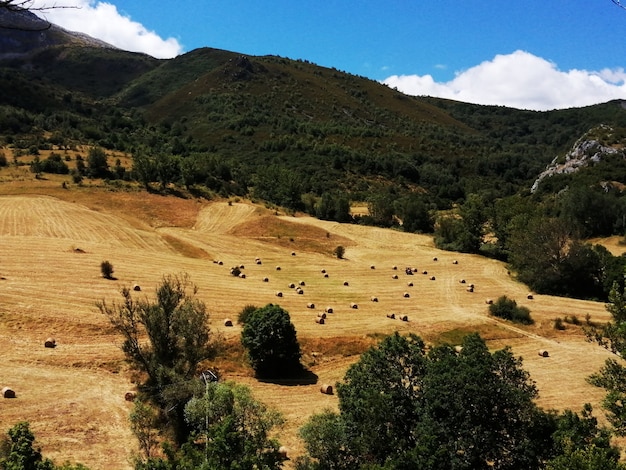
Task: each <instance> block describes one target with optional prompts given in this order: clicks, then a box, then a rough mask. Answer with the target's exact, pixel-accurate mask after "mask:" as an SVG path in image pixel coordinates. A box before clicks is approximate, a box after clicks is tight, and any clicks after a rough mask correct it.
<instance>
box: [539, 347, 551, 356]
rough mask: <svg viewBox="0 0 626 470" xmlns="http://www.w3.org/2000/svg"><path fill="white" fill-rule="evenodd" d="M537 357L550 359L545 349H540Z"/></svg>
mask: <svg viewBox="0 0 626 470" xmlns="http://www.w3.org/2000/svg"><path fill="white" fill-rule="evenodd" d="M539 355H540V356H541V357H550V354H549V353H548V351H547V350H545V349H540V350H539Z"/></svg>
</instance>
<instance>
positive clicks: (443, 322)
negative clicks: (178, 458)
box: [0, 169, 608, 469]
mask: <svg viewBox="0 0 626 470" xmlns="http://www.w3.org/2000/svg"><path fill="white" fill-rule="evenodd" d="M9 171H11V170H9V169H7V170H2V172H3V175H4V176H6V174H5V172H9ZM27 177H28V175H23V178H24V179H22V180H20V179H19V178H13V179H11V178H7V181H5V183H3V186H2V196H0V277H2V278H3V279H2V280H0V287H1V291H2V303H1V305H0V340H1V341H2V343H3V361H2V362H1V363H0V377H1V379H0V387H1V386H5V385H6V386H10V387H12V388H13V389H14V390H15V391H16V393H17V398H16V399H14V400H5V401H2V402H1V403H0V423H2V425H3V428H5V429H6V428H8V427H10V426H11V425H12V424H14V423H15V422H17V421H19V420H28V421H30V423H31V425H32V428H33V430H34V432H35V434H36V436H37V440H38V443H39V445H41V447H42V450H43V452H44V454H45V455H47V456H50V457H51V458H53V459H55V460H56V461H57V462H62V461H64V460H66V459H71V460H74V461H79V462H83V463H85V464H86V465H88V466H90V467H91V468H94V469H105V468H106V469H109V468H116V469H124V468H131V464H130V462H129V457H130V455H131V453H132V452H133V450H134V448H135V446H134V445H133V442H134V440H133V437H132V435H131V433H130V430H129V427H128V413H129V411H130V407H131V405H130V404H129V403H128V402H126V401H125V400H124V393H125V392H126V391H127V390H129V389H132V383H131V374H130V372H129V371H128V370H127V369H126V367H125V363H124V361H123V356H122V353H121V351H120V349H119V345H120V339H119V337H118V336H116V335H115V334H114V332H113V331H112V329H111V328H110V327H109V325H108V324H107V322H106V320H105V318H103V317H102V315H101V314H100V313H99V312H98V310H97V308H96V307H95V302H96V301H98V300H101V299H106V300H107V301H117V300H119V299H120V298H121V297H120V294H119V290H120V288H121V287H122V286H131V285H132V284H133V283H138V284H139V285H141V287H142V291H141V292H137V293H134V295H138V296H142V297H143V296H148V297H152V296H153V293H154V289H155V287H156V286H157V285H158V284H159V282H160V280H161V278H162V276H163V275H166V274H176V273H181V272H186V273H188V274H189V275H190V277H191V279H192V281H193V282H194V283H195V284H197V286H198V287H199V292H198V297H199V298H200V299H201V300H203V301H204V302H205V303H206V304H207V307H208V310H209V312H210V314H211V327H212V329H213V331H214V332H215V333H218V334H220V335H221V336H222V337H223V338H224V344H225V351H226V352H227V356H225V357H223V358H221V359H220V360H219V361H218V363H217V365H218V367H219V368H220V370H221V372H222V374H223V375H224V377H225V378H226V379H232V380H236V381H239V382H241V383H245V384H248V385H250V386H251V387H252V389H253V390H254V393H255V395H256V397H257V398H259V399H261V400H262V401H264V402H265V403H267V404H268V405H271V406H275V407H276V408H277V409H279V410H280V411H282V412H283V413H284V415H285V417H286V420H287V422H286V424H285V426H284V428H283V429H282V430H281V431H280V439H281V441H282V443H283V444H285V445H286V446H287V447H288V448H289V449H290V455H292V456H293V455H297V454H298V453H299V452H302V450H303V447H302V443H301V442H300V441H299V439H298V438H297V430H298V428H299V427H300V426H301V425H302V424H303V423H304V422H305V421H306V420H307V419H308V417H309V416H310V415H311V414H312V413H315V412H319V411H321V410H322V409H324V408H326V407H329V408H331V409H336V407H337V397H336V395H322V394H321V393H320V391H319V385H320V384H321V383H328V384H332V385H334V384H335V383H336V382H337V381H339V380H341V379H342V377H343V375H344V373H345V371H346V370H347V368H348V367H349V366H350V365H351V364H353V363H354V362H355V361H356V360H357V359H358V355H359V354H360V353H361V352H363V351H364V350H365V349H366V348H367V347H369V346H371V345H372V344H375V343H376V342H377V341H378V340H379V339H380V338H381V337H383V336H384V335H387V334H390V333H393V332H394V331H400V332H414V333H417V334H419V335H420V336H422V337H423V338H424V339H425V340H427V341H428V342H432V343H436V342H440V341H442V340H443V341H447V342H451V343H456V342H458V341H459V339H460V338H462V336H463V335H464V334H465V333H467V332H471V331H479V332H480V333H481V334H482V335H483V336H484V337H485V338H486V339H487V340H488V341H489V345H490V346H491V347H493V348H499V347H502V346H504V345H511V346H512V347H513V351H514V353H515V354H517V355H521V356H523V358H524V366H525V367H526V368H527V369H528V370H529V371H530V372H531V374H532V377H533V379H534V380H535V381H536V382H537V385H538V388H539V390H540V398H539V404H540V405H541V406H544V407H546V408H556V409H564V408H572V409H575V410H579V409H580V407H581V406H582V404H583V403H585V402H591V403H592V404H593V405H594V407H595V408H596V409H598V410H599V409H600V405H599V402H600V399H601V398H602V391H601V390H598V389H595V388H594V387H591V386H590V385H588V384H587V383H586V381H585V378H586V377H587V376H588V375H589V374H590V373H592V372H594V371H596V370H598V369H599V368H600V366H601V365H602V364H603V362H604V360H605V359H606V358H607V357H608V353H607V352H606V351H605V350H604V349H601V348H599V347H597V346H594V345H592V344H589V343H587V342H585V341H584V338H583V335H582V332H581V331H580V328H577V327H574V326H571V325H568V329H567V330H565V331H563V332H560V331H556V330H554V329H553V328H552V322H553V320H554V319H555V318H556V317H563V316H565V315H570V316H571V315H576V316H577V317H578V318H579V319H581V320H584V318H585V315H586V314H587V313H588V314H590V315H591V318H592V320H594V321H606V320H607V319H608V316H607V313H606V311H605V308H604V305H603V304H600V303H594V302H585V301H579V300H571V299H561V298H553V297H548V296H540V295H538V296H535V298H534V300H527V299H526V293H527V292H528V289H527V288H526V287H525V286H523V285H521V284H519V283H517V282H515V280H514V279H512V278H511V277H510V276H508V275H507V272H506V268H505V267H504V266H503V265H502V264H501V263H499V262H496V261H493V260H489V259H484V258H480V257H476V256H472V255H462V254H458V253H446V252H440V251H438V250H436V249H435V248H434V247H433V245H432V241H431V239H430V238H429V237H426V236H420V235H411V234H404V233H400V232H395V231H391V230H384V229H377V228H368V227H361V226H353V225H341V224H337V223H333V222H325V221H319V220H316V219H312V218H310V217H304V216H298V217H291V216H277V215H275V214H274V212H272V211H269V210H267V209H264V208H262V207H259V206H255V205H252V204H249V203H247V202H241V203H233V204H228V203H226V202H220V201H216V202H209V203H204V204H203V203H200V202H198V201H195V200H185V199H174V198H163V197H161V196H154V195H147V194H145V193H142V192H137V191H129V192H121V191H120V192H115V191H108V190H105V189H103V188H100V187H97V188H92V189H91V190H87V189H85V188H79V187H74V186H70V189H61V187H60V186H61V185H60V182H61V181H62V180H57V181H51V180H49V181H39V180H34V179H32V177H31V178H30V179H29V178H27ZM337 245H343V246H345V247H346V253H345V259H343V260H339V259H336V258H335V257H333V256H332V249H333V248H334V247H335V246H337ZM77 248H80V251H77V250H76V249H77ZM292 251H295V252H296V256H292V255H291V253H292ZM435 256H436V257H437V258H438V261H437V262H434V261H433V258H434V257H435ZM256 257H259V258H261V259H262V261H263V263H262V264H260V265H258V264H256V263H255V258H256ZM213 259H220V260H222V261H223V265H221V266H220V265H218V264H216V263H213V262H212V261H211V260H213ZM103 260H108V261H110V262H111V263H112V264H113V266H114V270H115V272H114V276H115V277H116V278H117V280H115V281H109V280H105V279H103V278H102V277H101V275H100V270H99V266H100V262H101V261H103ZM453 260H458V264H453V262H452V261H453ZM240 264H243V265H245V268H244V270H243V272H244V273H245V274H246V278H245V279H240V278H234V277H233V276H231V275H230V273H229V268H230V267H231V266H234V265H240ZM276 265H280V266H281V268H282V269H281V270H280V271H277V270H276V269H275V266H276ZM371 265H375V266H376V269H375V270H372V269H370V266H371ZM394 265H396V266H398V268H399V269H398V271H395V272H397V273H398V274H399V277H400V279H398V280H394V279H392V278H391V274H393V273H394V271H393V270H392V267H393V266H394ZM409 265H410V266H412V267H416V268H419V270H420V271H419V273H416V274H415V275H413V276H407V275H405V274H404V267H405V266H409ZM322 269H325V270H326V272H327V273H328V277H327V278H326V277H324V275H323V274H322V273H321V270H322ZM422 270H428V273H429V276H430V275H434V276H436V280H435V281H430V280H429V279H428V278H429V276H425V275H422V274H420V273H421V271H422ZM264 277H268V278H269V282H266V283H265V282H263V278H264ZM461 278H463V279H466V280H467V282H468V283H473V284H475V286H476V288H475V292H474V293H468V292H466V290H465V287H464V285H462V284H459V279H461ZM301 280H303V281H305V282H306V287H304V294H303V295H298V294H296V292H295V291H294V290H291V289H285V286H287V285H288V284H289V283H290V282H294V283H297V282H298V281H301ZM346 280H347V281H349V286H344V285H343V281H346ZM407 281H412V282H413V283H414V286H413V287H408V288H407ZM278 289H280V290H283V293H284V297H283V298H281V299H278V298H277V297H276V296H275V295H274V294H275V291H276V290H278ZM407 290H408V292H410V294H411V295H410V298H405V297H403V293H404V292H405V291H407ZM372 295H376V296H377V297H378V299H379V302H376V303H375V302H370V301H369V298H370V297H371V296H372ZM501 295H507V296H508V297H510V298H513V299H515V300H517V301H518V303H519V304H520V305H525V306H528V307H529V308H530V310H531V315H532V317H533V318H534V319H535V321H536V323H535V325H532V326H524V327H519V326H514V325H511V324H507V323H504V322H501V321H497V320H494V319H492V318H490V317H489V316H488V315H487V305H486V304H485V299H486V298H494V299H496V298H498V297H499V296H501ZM276 302H280V305H281V306H282V307H283V308H285V309H286V310H288V311H289V312H290V314H291V317H292V321H293V322H294V324H295V326H296V329H297V332H298V337H299V340H300V342H301V345H302V349H303V352H304V361H305V363H306V364H307V365H308V366H309V367H310V369H311V371H312V372H313V373H315V374H316V375H317V376H318V383H317V384H311V385H297V386H295V385H294V386H286V385H277V384H269V383H259V382H258V381H256V380H255V379H254V378H253V376H252V374H251V373H250V370H249V368H248V367H247V366H246V363H245V355H244V353H243V351H242V350H241V347H240V346H239V344H238V338H239V334H240V331H241V326H240V325H237V324H235V326H234V327H229V328H227V327H224V319H225V318H237V314H238V313H239V311H241V309H242V308H243V307H244V306H246V305H248V304H252V305H257V306H263V305H265V304H267V303H276ZM351 302H356V303H358V304H359V309H358V310H352V309H350V308H349V305H350V303H351ZM308 303H314V304H315V305H316V308H315V309H310V308H307V304H308ZM327 306H331V307H333V309H334V313H332V314H328V316H327V319H326V324H324V325H319V324H316V323H315V321H314V318H315V317H316V314H317V313H318V312H321V311H322V310H323V309H324V308H325V307H327ZM392 312H394V313H395V314H396V316H398V315H402V314H406V315H408V316H409V321H408V322H402V321H399V320H397V319H396V320H392V319H389V318H387V317H386V314H387V313H392ZM49 336H54V337H55V338H56V340H57V343H58V346H57V347H56V348H55V349H49V348H44V346H43V342H44V340H45V339H46V338H47V337H49ZM539 349H547V350H548V351H549V352H550V357H548V358H541V357H539V356H538V355H537V351H538V350H539ZM5 429H3V430H2V431H4V430H5ZM85 444H88V445H85Z"/></svg>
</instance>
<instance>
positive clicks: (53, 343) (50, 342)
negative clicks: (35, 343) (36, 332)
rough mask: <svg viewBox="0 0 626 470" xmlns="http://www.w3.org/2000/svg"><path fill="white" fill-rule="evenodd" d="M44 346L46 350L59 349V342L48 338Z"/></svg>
mask: <svg viewBox="0 0 626 470" xmlns="http://www.w3.org/2000/svg"><path fill="white" fill-rule="evenodd" d="M43 345H44V347H46V348H56V347H57V341H56V339H54V338H47V339H46V340H45V341H44V343H43Z"/></svg>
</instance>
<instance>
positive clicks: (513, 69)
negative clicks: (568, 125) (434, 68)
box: [383, 51, 626, 111]
mask: <svg viewBox="0 0 626 470" xmlns="http://www.w3.org/2000/svg"><path fill="white" fill-rule="evenodd" d="M383 83H384V84H386V85H388V86H390V87H392V88H397V89H398V90H400V91H402V92H403V93H406V94H409V95H422V96H423V95H425V96H437V97H441V98H449V99H453V100H458V101H464V102H468V103H476V104H485V105H503V106H508V107H513V108H519V109H534V110H542V111H543V110H549V109H562V108H573V107H580V106H588V105H592V104H597V103H603V102H606V101H610V100H612V99H618V98H620V99H625V98H626V72H625V71H624V70H623V69H621V68H620V69H616V70H609V69H605V70H602V71H600V72H593V71H587V70H569V71H561V70H559V69H558V68H557V66H556V64H554V63H552V62H549V61H547V60H545V59H542V58H541V57H537V56H535V55H533V54H530V53H528V52H525V51H515V52H513V53H512V54H507V55H497V56H496V57H494V58H493V59H492V60H490V61H485V62H483V63H481V64H479V65H476V66H474V67H472V68H470V69H468V70H464V71H462V72H458V73H457V74H456V76H455V78H454V79H453V80H451V81H449V82H443V83H439V82H436V81H435V80H434V79H433V77H432V76H431V75H424V76H419V75H393V76H391V77H388V78H386V79H385V80H383Z"/></svg>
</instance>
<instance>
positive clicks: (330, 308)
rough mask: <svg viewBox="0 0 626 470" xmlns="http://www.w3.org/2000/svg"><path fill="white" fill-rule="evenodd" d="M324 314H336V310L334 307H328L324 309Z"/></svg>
mask: <svg viewBox="0 0 626 470" xmlns="http://www.w3.org/2000/svg"><path fill="white" fill-rule="evenodd" d="M324 312H326V313H333V312H334V310H333V308H332V307H326V308H325V309H324Z"/></svg>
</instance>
